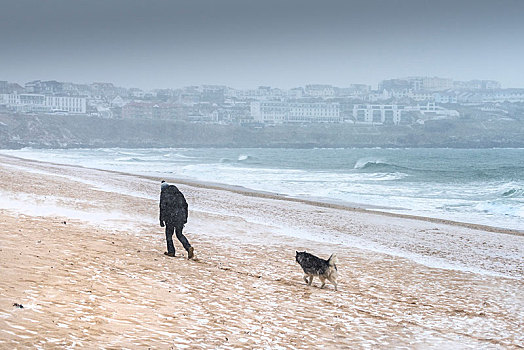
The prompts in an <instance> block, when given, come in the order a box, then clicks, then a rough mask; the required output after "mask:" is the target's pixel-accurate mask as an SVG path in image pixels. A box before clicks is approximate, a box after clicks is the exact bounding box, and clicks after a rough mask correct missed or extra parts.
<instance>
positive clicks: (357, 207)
mask: <svg viewBox="0 0 524 350" xmlns="http://www.w3.org/2000/svg"><path fill="white" fill-rule="evenodd" d="M0 156H3V157H8V158H13V159H18V160H23V161H28V162H35V163H39V164H52V165H55V166H65V167H72V168H83V169H90V170H97V171H102V172H107V173H112V174H118V175H127V176H140V177H143V178H145V179H149V180H153V181H158V182H160V181H161V180H166V181H168V180H169V181H172V182H173V183H176V184H183V185H186V186H191V187H196V188H204V189H215V190H223V191H229V192H232V193H237V194H241V195H246V196H252V197H258V198H267V199H274V200H280V201H289V202H296V203H303V204H308V205H312V206H317V207H323V208H332V209H340V210H346V211H352V212H360V213H367V214H377V215H381V216H386V217H394V218H402V219H410V220H419V221H426V222H431V223H436V224H445V225H451V226H457V227H464V228H469V229H474V230H482V231H487V232H494V233H503V234H510V235H516V236H524V230H516V229H510V228H503V227H497V226H490V225H484V224H475V223H468V222H462V221H456V220H449V219H443V218H436V217H429V216H420V215H411V214H402V213H394V212H389V211H386V210H384V209H386V208H385V207H382V206H372V205H365V204H360V203H346V202H344V201H339V200H329V199H327V198H326V199H325V200H317V199H312V198H301V197H292V196H288V195H283V194H278V193H273V192H266V191H260V190H254V189H250V188H246V187H243V186H235V185H228V184H222V183H215V182H205V181H198V180H191V179H182V178H176V177H158V176H151V175H143V174H135V173H128V172H122V171H118V170H108V169H100V168H90V167H84V166H81V165H72V164H62V163H54V162H47V161H39V160H34V159H28V158H22V157H17V156H12V155H6V154H0ZM388 209H389V208H388ZM391 209H396V208H391Z"/></svg>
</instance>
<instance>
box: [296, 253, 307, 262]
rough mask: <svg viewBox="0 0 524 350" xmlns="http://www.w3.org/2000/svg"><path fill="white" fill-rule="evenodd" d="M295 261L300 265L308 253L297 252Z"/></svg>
mask: <svg viewBox="0 0 524 350" xmlns="http://www.w3.org/2000/svg"><path fill="white" fill-rule="evenodd" d="M295 253H296V254H295V260H296V261H297V263H299V264H300V261H301V260H302V259H303V258H304V254H305V253H306V252H305V251H304V252H298V251H296V250H295Z"/></svg>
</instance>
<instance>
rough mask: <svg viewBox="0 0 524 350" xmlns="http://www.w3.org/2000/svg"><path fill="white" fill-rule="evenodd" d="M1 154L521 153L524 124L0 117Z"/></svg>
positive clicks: (471, 121) (462, 121)
mask: <svg viewBox="0 0 524 350" xmlns="http://www.w3.org/2000/svg"><path fill="white" fill-rule="evenodd" d="M0 147H1V148H21V147H36V148H47V147H53V148H57V147H58V148H71V147H299V148H303V147H471V148H475V147H481V148H482V147H524V121H521V120H514V119H506V120H494V121H482V122H479V121H475V120H472V119H466V120H439V121H428V122H426V124H424V125H409V126H362V125H353V124H309V125H280V126H272V127H264V128H253V127H246V126H238V125H217V124H192V123H187V122H176V121H166V120H115V119H101V118H92V117H86V116H50V115H41V116H28V115H12V114H0Z"/></svg>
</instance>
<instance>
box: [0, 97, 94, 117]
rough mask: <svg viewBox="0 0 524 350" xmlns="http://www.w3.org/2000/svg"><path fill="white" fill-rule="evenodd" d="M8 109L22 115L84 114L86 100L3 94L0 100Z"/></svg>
mask: <svg viewBox="0 0 524 350" xmlns="http://www.w3.org/2000/svg"><path fill="white" fill-rule="evenodd" d="M0 104H4V105H5V106H6V107H7V108H8V109H11V110H14V111H17V112H23V113H30V112H32V113H60V112H61V113H68V114H85V113H86V105H87V102H86V98H85V97H77V96H48V95H41V94H17V93H14V94H4V97H3V98H1V99H0Z"/></svg>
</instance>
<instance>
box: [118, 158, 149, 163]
mask: <svg viewBox="0 0 524 350" xmlns="http://www.w3.org/2000/svg"><path fill="white" fill-rule="evenodd" d="M115 160H116V161H118V162H140V163H141V162H147V160H145V159H141V158H137V157H120V158H116V159H115Z"/></svg>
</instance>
